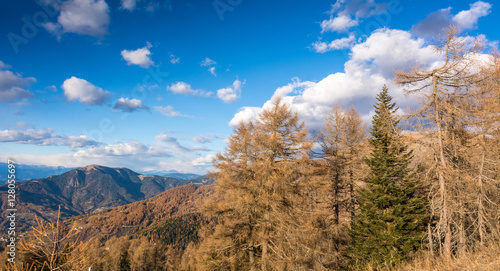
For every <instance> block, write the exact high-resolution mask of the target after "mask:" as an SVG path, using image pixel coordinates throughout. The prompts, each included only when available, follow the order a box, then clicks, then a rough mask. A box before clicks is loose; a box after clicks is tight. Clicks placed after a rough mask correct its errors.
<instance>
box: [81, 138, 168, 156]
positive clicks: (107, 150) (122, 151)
mask: <svg viewBox="0 0 500 271" xmlns="http://www.w3.org/2000/svg"><path fill="white" fill-rule="evenodd" d="M135 155H141V156H142V157H169V156H172V154H171V150H170V149H168V148H166V147H164V146H162V145H153V146H151V145H146V144H144V143H141V142H139V141H137V140H130V141H129V142H127V143H122V142H118V143H115V144H111V145H106V146H104V147H91V148H89V149H86V150H80V151H77V152H75V156H76V157H79V158H92V157H104V156H135Z"/></svg>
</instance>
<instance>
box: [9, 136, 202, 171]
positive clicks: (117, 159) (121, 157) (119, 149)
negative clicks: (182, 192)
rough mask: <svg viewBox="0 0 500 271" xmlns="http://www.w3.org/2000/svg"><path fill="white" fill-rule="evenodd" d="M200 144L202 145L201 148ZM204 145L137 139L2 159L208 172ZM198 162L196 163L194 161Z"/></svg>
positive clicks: (69, 165) (62, 164)
mask: <svg viewBox="0 0 500 271" xmlns="http://www.w3.org/2000/svg"><path fill="white" fill-rule="evenodd" d="M197 148H198V149H197ZM198 150H200V151H206V150H207V149H206V148H203V147H196V148H195V147H191V149H189V150H187V151H181V150H180V149H178V148H177V147H176V146H174V145H170V144H154V145H150V144H144V143H141V142H139V141H136V140H130V141H128V142H117V143H114V144H111V145H106V146H99V147H97V146H95V147H91V148H88V149H83V150H79V151H75V152H71V153H50V154H46V153H44V154H22V153H15V154H12V153H5V152H2V153H0V159H2V160H6V159H8V158H10V157H15V158H16V160H17V162H18V163H22V164H29V165H46V166H64V167H81V166H85V165H89V164H98V165H105V166H110V167H127V168H130V169H132V170H135V171H138V172H144V171H167V170H173V169H175V170H177V171H179V172H189V173H199V174H206V170H207V169H208V168H209V167H211V164H209V163H206V164H204V163H203V164H202V163H198V162H194V161H197V160H198V159H199V157H200V153H199V152H198ZM193 164H194V165H193Z"/></svg>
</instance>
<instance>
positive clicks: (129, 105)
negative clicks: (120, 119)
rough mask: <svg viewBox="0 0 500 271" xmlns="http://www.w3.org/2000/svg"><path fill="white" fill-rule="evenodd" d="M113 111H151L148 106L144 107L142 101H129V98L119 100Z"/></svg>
mask: <svg viewBox="0 0 500 271" xmlns="http://www.w3.org/2000/svg"><path fill="white" fill-rule="evenodd" d="M113 109H115V110H122V111H124V112H134V111H136V110H139V109H142V110H149V108H148V107H147V106H144V105H143V104H142V101H141V100H137V99H129V98H120V99H118V101H117V102H116V104H115V106H114V107H113Z"/></svg>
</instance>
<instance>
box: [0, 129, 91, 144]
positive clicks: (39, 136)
mask: <svg viewBox="0 0 500 271" xmlns="http://www.w3.org/2000/svg"><path fill="white" fill-rule="evenodd" d="M0 142H10V143H18V144H31V145H38V146H68V147H71V148H83V147H89V146H97V145H99V143H98V142H96V141H94V140H91V139H89V138H88V137H87V136H85V135H81V136H60V135H57V134H55V133H54V129H50V128H49V129H41V130H35V129H17V130H15V129H9V130H0Z"/></svg>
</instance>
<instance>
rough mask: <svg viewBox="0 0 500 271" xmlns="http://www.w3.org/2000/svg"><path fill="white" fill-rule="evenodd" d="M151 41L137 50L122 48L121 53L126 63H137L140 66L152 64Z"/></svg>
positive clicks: (145, 66) (144, 66) (146, 66)
mask: <svg viewBox="0 0 500 271" xmlns="http://www.w3.org/2000/svg"><path fill="white" fill-rule="evenodd" d="M151 46H152V45H151V43H149V42H148V44H147V45H146V46H144V47H142V48H139V49H137V50H123V51H122V52H121V55H122V57H123V59H125V61H127V65H137V66H139V67H142V68H149V66H154V62H153V60H151V57H150V56H151V51H149V48H151Z"/></svg>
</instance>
